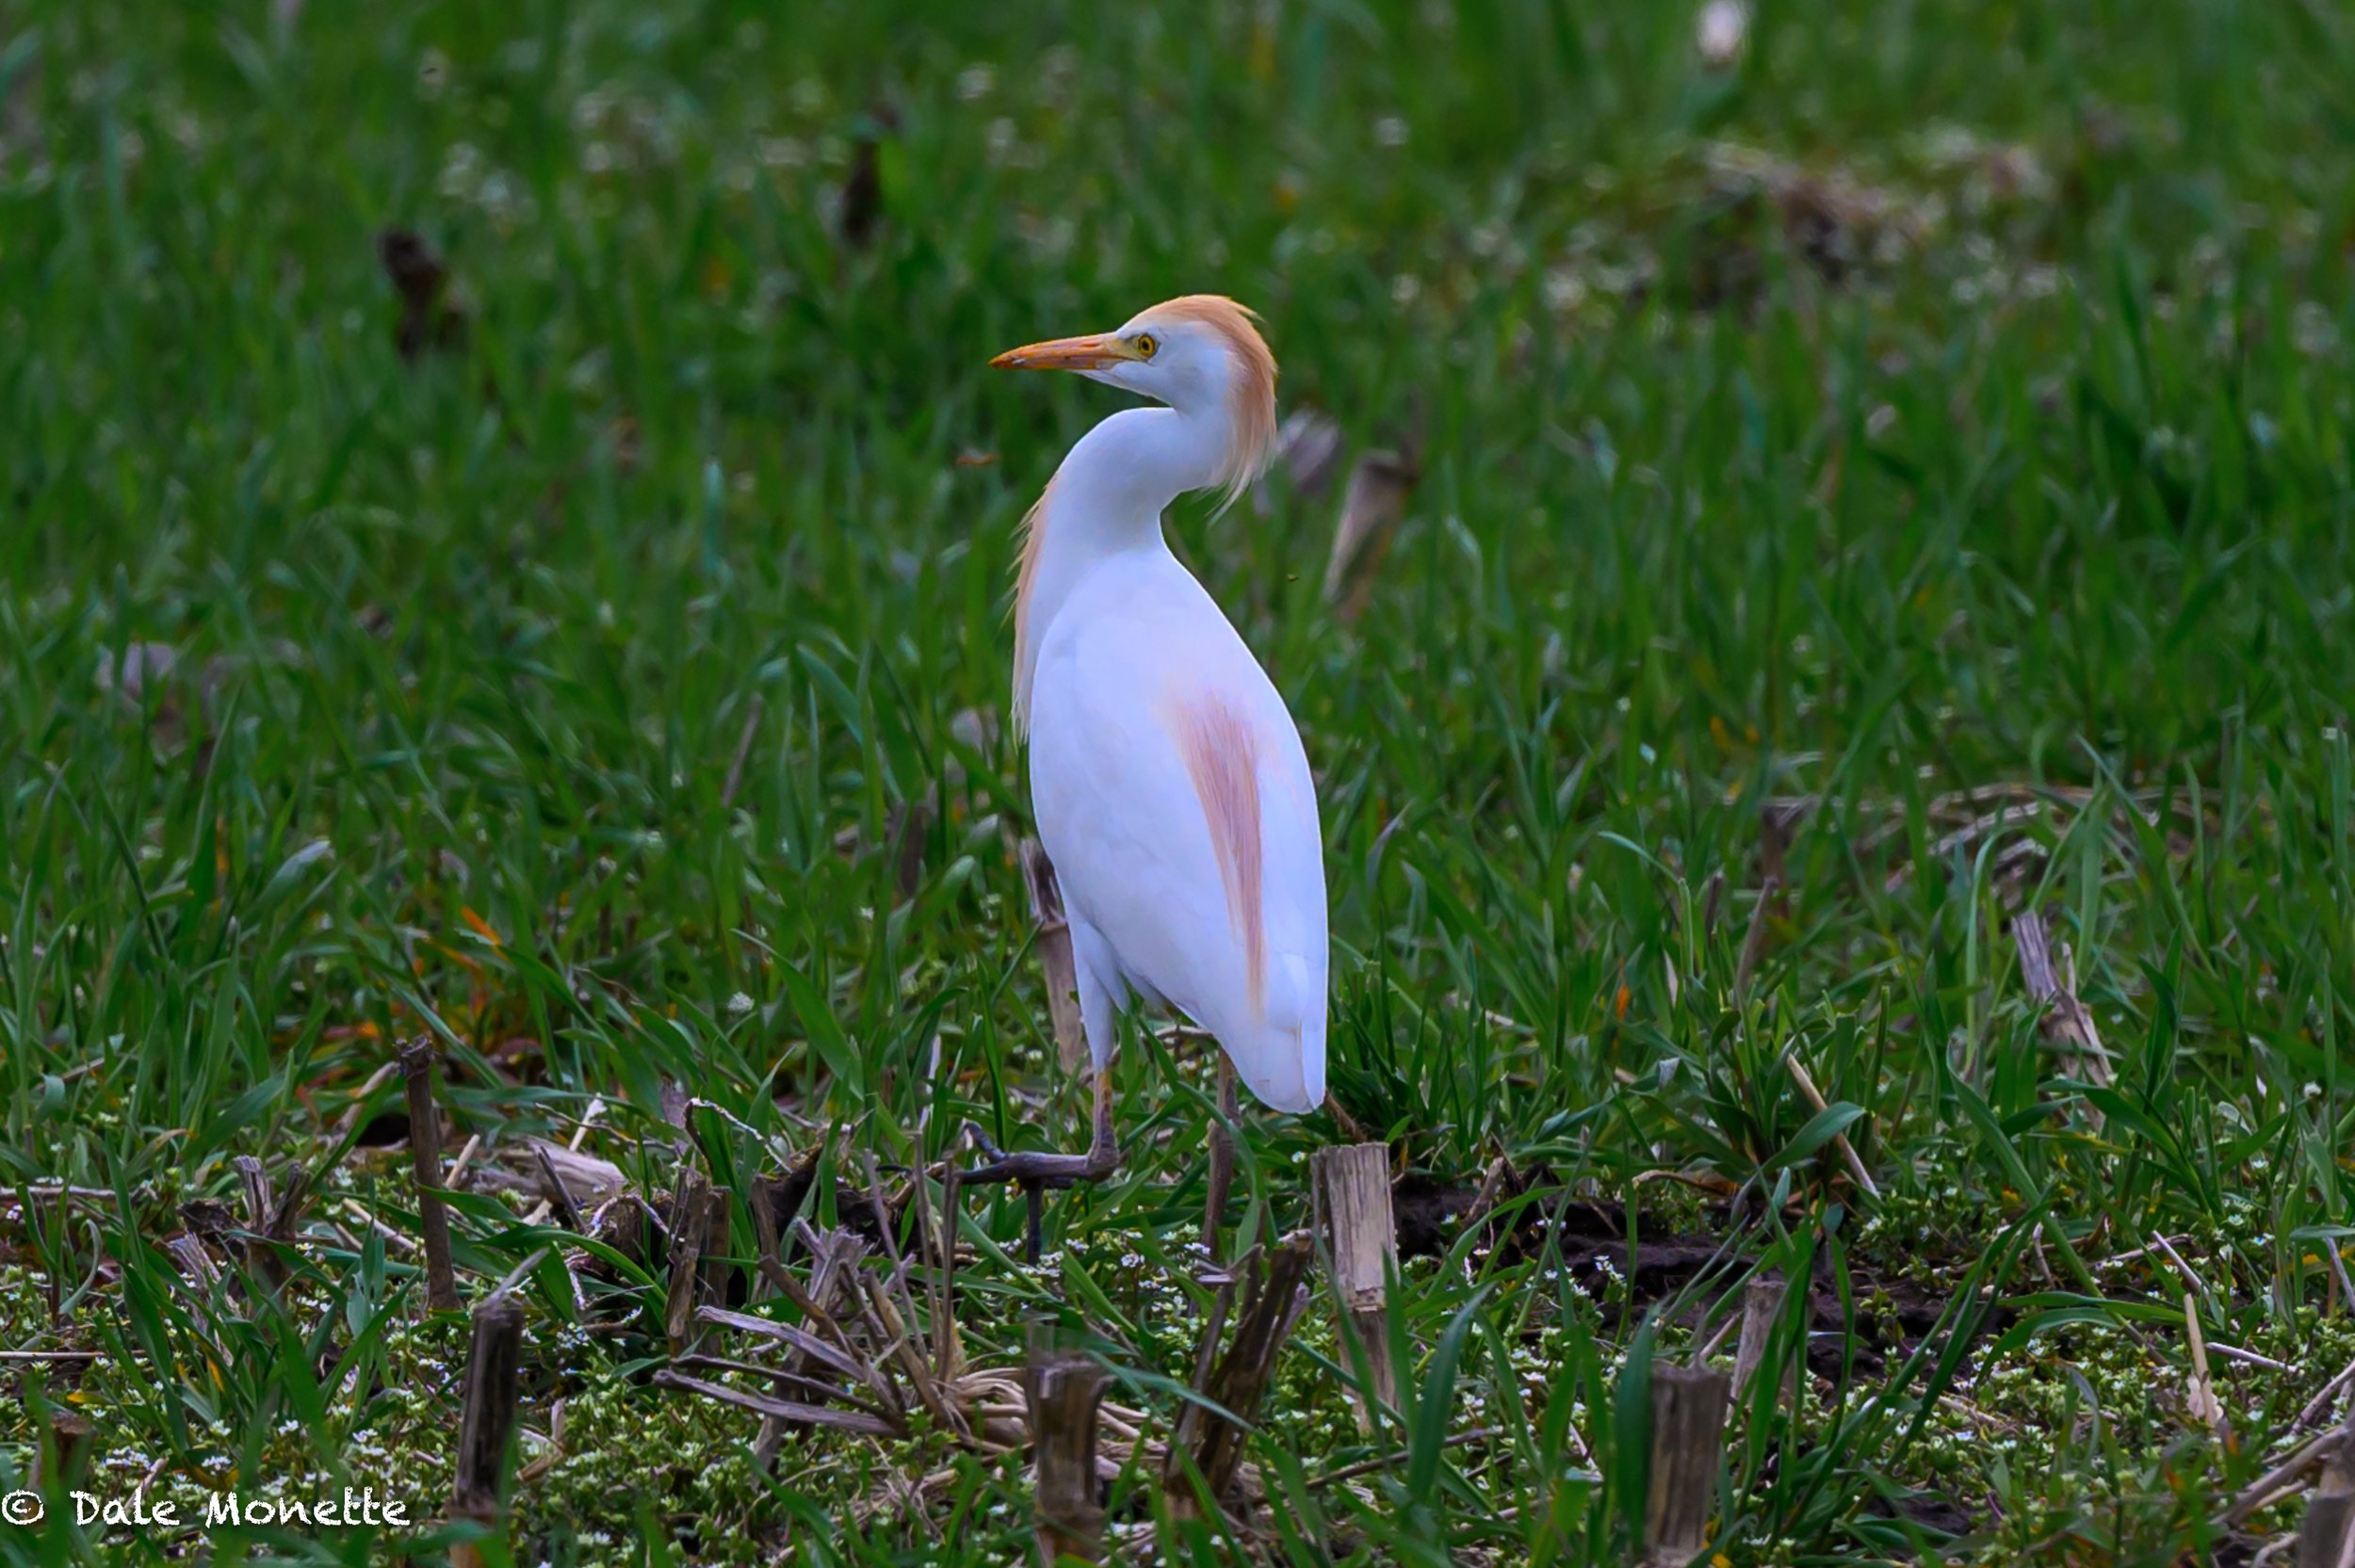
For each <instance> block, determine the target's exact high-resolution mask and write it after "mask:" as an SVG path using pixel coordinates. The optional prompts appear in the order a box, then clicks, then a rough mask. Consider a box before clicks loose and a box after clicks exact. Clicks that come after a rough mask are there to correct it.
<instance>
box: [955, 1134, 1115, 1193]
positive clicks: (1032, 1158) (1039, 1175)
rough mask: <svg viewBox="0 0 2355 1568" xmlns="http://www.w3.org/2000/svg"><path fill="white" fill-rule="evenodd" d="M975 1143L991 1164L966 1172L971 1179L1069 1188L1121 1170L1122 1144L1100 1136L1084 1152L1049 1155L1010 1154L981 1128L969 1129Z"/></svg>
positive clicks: (1022, 1185) (968, 1179)
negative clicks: (991, 1139) (1080, 1153)
mask: <svg viewBox="0 0 2355 1568" xmlns="http://www.w3.org/2000/svg"><path fill="white" fill-rule="evenodd" d="M969 1130H970V1132H971V1135H972V1139H973V1141H974V1143H975V1144H976V1145H977V1146H978V1147H979V1148H980V1149H981V1151H982V1153H983V1154H984V1155H986V1156H989V1163H988V1164H986V1165H977V1166H975V1167H974V1168H973V1169H971V1170H969V1171H967V1172H965V1175H964V1177H963V1178H962V1179H963V1180H965V1181H967V1182H1013V1183H1015V1184H1016V1185H1018V1186H1021V1187H1027V1188H1065V1187H1070V1186H1073V1185H1074V1184H1076V1183H1079V1182H1100V1181H1102V1180H1103V1179H1104V1178H1105V1177H1107V1176H1109V1175H1111V1174H1112V1173H1113V1172H1115V1171H1117V1170H1119V1169H1120V1145H1119V1144H1117V1143H1113V1142H1110V1141H1108V1140H1103V1139H1098V1140H1096V1142H1095V1144H1093V1145H1092V1146H1091V1147H1090V1148H1089V1149H1088V1152H1087V1153H1086V1154H1083V1155H1045V1154H1032V1153H1031V1152H1029V1151H1027V1150H1026V1151H1024V1152H1022V1153H1020V1154H1013V1155H1010V1154H1008V1153H1006V1152H1005V1151H1004V1150H1003V1149H1000V1148H999V1147H998V1145H997V1144H995V1143H992V1142H991V1141H990V1140H989V1138H988V1136H987V1135H986V1134H984V1133H983V1131H982V1130H981V1128H979V1127H973V1128H971V1129H969Z"/></svg>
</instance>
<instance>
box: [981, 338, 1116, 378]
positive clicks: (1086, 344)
mask: <svg viewBox="0 0 2355 1568" xmlns="http://www.w3.org/2000/svg"><path fill="white" fill-rule="evenodd" d="M1135 358H1136V355H1135V354H1133V353H1132V352H1130V351H1129V346H1128V345H1127V344H1126V343H1123V342H1122V341H1121V340H1120V339H1119V338H1118V337H1116V336H1114V335H1113V334H1112V333H1111V332H1091V333H1089V334H1088V335H1087V336H1085V337H1059V338H1054V339H1052V340H1050V341H1048V342H1046V343H1026V344H1024V345H1023V346H1022V347H1021V348H1009V349H1007V350H1006V351H1005V352H1004V353H1002V354H1000V355H999V356H998V357H997V358H996V359H994V360H992V361H990V362H989V367H990V368H991V369H992V370H1101V369H1104V368H1105V367H1106V366H1107V365H1114V364H1125V363H1126V362H1128V361H1129V360H1132V359H1135Z"/></svg>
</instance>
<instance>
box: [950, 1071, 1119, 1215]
mask: <svg viewBox="0 0 2355 1568" xmlns="http://www.w3.org/2000/svg"><path fill="white" fill-rule="evenodd" d="M975 1133H976V1138H977V1141H979V1142H980V1143H981V1145H982V1149H983V1153H985V1154H987V1155H988V1156H990V1162H989V1163H988V1164H987V1165H983V1166H979V1167H977V1168H975V1169H974V1170H971V1171H967V1172H966V1173H965V1179H966V1181H968V1182H1019V1183H1020V1184H1021V1185H1023V1186H1024V1187H1057V1188H1061V1187H1069V1186H1071V1185H1072V1184H1073V1183H1074V1182H1100V1181H1102V1180H1103V1179H1104V1178H1105V1177H1106V1176H1109V1175H1111V1174H1112V1173H1113V1172H1114V1171H1117V1170H1118V1169H1120V1144H1119V1141H1118V1140H1116V1139H1114V1138H1113V1075H1112V1067H1111V1064H1110V1063H1109V1062H1108V1063H1106V1064H1105V1065H1104V1066H1101V1067H1098V1068H1097V1069H1096V1139H1095V1141H1094V1142H1092V1143H1090V1144H1089V1145H1088V1152H1087V1153H1086V1154H1084V1155H1038V1154H1031V1153H1030V1152H1028V1151H1024V1152H1022V1153H1019V1154H1012V1155H1010V1154H1007V1153H1005V1152H1004V1151H1003V1150H1000V1149H998V1148H996V1147H994V1146H993V1145H992V1144H991V1143H990V1142H989V1140H987V1139H985V1138H980V1137H979V1129H978V1128H976V1129H975Z"/></svg>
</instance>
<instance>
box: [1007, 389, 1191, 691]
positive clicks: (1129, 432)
mask: <svg viewBox="0 0 2355 1568" xmlns="http://www.w3.org/2000/svg"><path fill="white" fill-rule="evenodd" d="M1231 440H1232V429H1231V422H1230V421H1229V420H1228V419H1227V417H1226V413H1225V411H1224V410H1223V409H1221V410H1219V411H1217V412H1183V411H1180V410H1178V409H1171V408H1149V409H1124V410H1122V411H1121V412H1118V413H1115V414H1113V416H1112V417H1111V418H1109V419H1107V420H1105V421H1104V422H1103V423H1102V424H1100V425H1097V426H1096V428H1094V429H1092V430H1090V431H1089V432H1088V433H1087V434H1085V435H1083V436H1081V437H1080V440H1079V444H1078V445H1075V446H1073V447H1072V448H1071V451H1070V452H1069V454H1068V455H1066V456H1065V457H1064V460H1063V466H1062V467H1060V468H1058V469H1056V470H1055V477H1054V478H1053V479H1052V480H1050V481H1049V482H1048V486H1047V493H1046V494H1044V495H1042V496H1040V497H1039V505H1038V509H1037V511H1036V512H1035V513H1034V514H1033V515H1032V517H1031V539H1030V542H1029V544H1028V546H1027V547H1026V549H1025V551H1024V559H1023V570H1022V578H1021V582H1020V585H1019V586H1018V587H1017V589H1016V590H1015V671H1014V700H1015V712H1016V713H1017V714H1022V713H1025V712H1026V711H1027V710H1028V709H1029V707H1030V700H1031V671H1032V670H1033V669H1034V668H1035V666H1036V664H1037V662H1038V647H1039V643H1040V641H1041V639H1044V638H1045V637H1046V635H1047V629H1048V627H1049V626H1051V625H1053V624H1054V621H1055V616H1056V614H1057V613H1058V612H1059V611H1060V610H1061V609H1062V608H1063V606H1064V601H1065V600H1067V599H1068V598H1070V596H1071V591H1072V590H1073V589H1075V588H1077V587H1078V586H1079V585H1080V581H1081V579H1083V578H1084V577H1086V575H1087V574H1088V573H1089V572H1090V571H1092V570H1093V569H1094V568H1095V567H1096V566H1097V565H1098V564H1100V563H1101V562H1103V561H1106V560H1109V559H1111V558H1114V557H1117V556H1122V555H1126V554H1129V552H1132V551H1137V550H1158V551H1161V552H1162V553H1164V554H1166V553H1167V551H1168V548H1169V547H1168V545H1167V544H1166V543H1165V542H1163V541H1162V539H1161V512H1162V511H1163V509H1166V508H1167V507H1168V505H1169V504H1170V502H1172V501H1174V500H1176V499H1177V498H1178V496H1180V495H1182V494H1184V493H1186V492H1187V491H1190V490H1202V489H1206V488H1208V487H1209V486H1210V485H1213V484H1216V483H1218V482H1219V480H1220V478H1221V477H1222V476H1223V475H1224V474H1225V472H1226V463H1227V457H1228V445H1229V443H1230V441H1231Z"/></svg>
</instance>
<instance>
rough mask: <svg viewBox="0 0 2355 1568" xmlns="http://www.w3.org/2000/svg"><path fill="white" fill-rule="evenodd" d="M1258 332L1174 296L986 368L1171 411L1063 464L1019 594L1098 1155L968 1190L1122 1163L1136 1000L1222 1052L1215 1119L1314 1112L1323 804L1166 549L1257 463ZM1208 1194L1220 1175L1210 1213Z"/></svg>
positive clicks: (1093, 442) (1279, 707)
mask: <svg viewBox="0 0 2355 1568" xmlns="http://www.w3.org/2000/svg"><path fill="white" fill-rule="evenodd" d="M1253 321H1254V317H1253V316H1252V315H1251V313H1250V312H1248V311H1246V310H1245V309H1243V307H1242V306H1241V305H1238V304H1236V303H1235V302H1234V301H1233V300H1231V299H1225V298H1222V297H1220V296H1217V295H1204V294H1195V295H1187V296H1185V297H1184V298H1182V299H1172V300H1169V301H1168V302H1167V303H1165V304H1160V305H1156V306H1154V307H1153V308H1152V309H1150V310H1148V311H1145V313H1144V314H1142V315H1138V316H1136V317H1135V318H1133V319H1132V320H1130V321H1129V323H1128V324H1127V325H1126V326H1124V327H1122V328H1120V329H1119V330H1118V331H1111V332H1100V333H1096V334H1093V335H1090V336H1086V337H1070V338H1061V339H1057V340H1055V341H1053V342H1048V343H1034V344H1031V345H1030V346H1028V347H1027V348H1015V349H1013V350H1010V351H1009V352H1007V353H1003V354H1000V355H999V356H998V357H997V358H996V359H994V360H992V361H991V362H990V363H991V364H993V365H997V366H1000V367H1005V368H1012V369H1022V370H1075V371H1078V372H1079V373H1080V374H1081V375H1083V376H1086V377H1088V378H1089V379H1091V380H1098V381H1103V382H1106V383H1107V384H1109V385H1112V386H1116V387H1120V388H1123V389H1124V390H1126V391H1129V392H1134V393H1140V394H1142V395H1143V396H1146V397H1150V398H1153V399H1154V400H1155V401H1157V402H1158V403H1160V404H1161V405H1162V406H1161V407H1159V408H1140V409H1126V410H1123V411H1122V412H1118V413H1114V414H1113V415H1112V416H1111V417H1109V418H1107V419H1106V420H1104V421H1103V422H1102V423H1101V424H1099V425H1097V426H1096V428H1094V429H1092V430H1090V431H1088V433H1087V434H1086V435H1084V436H1082V437H1080V441H1079V443H1078V445H1074V446H1073V447H1072V448H1071V451H1070V453H1069V455H1067V456H1066V457H1065V458H1064V461H1063V465H1062V466H1061V467H1060V468H1058V469H1057V470H1056V471H1055V477H1053V478H1052V479H1051V480H1049V481H1048V486H1047V489H1046V492H1045V493H1043V494H1041V495H1040V496H1039V498H1038V502H1037V504H1036V505H1035V506H1033V507H1032V508H1031V514H1030V517H1029V519H1028V522H1027V530H1028V531H1027V535H1026V538H1025V540H1024V543H1023V548H1022V565H1021V572H1020V576H1019V578H1018V581H1017V584H1016V587H1015V610H1014V621H1015V655H1014V662H1015V671H1014V713H1015V724H1016V726H1017V728H1018V729H1027V732H1028V735H1029V738H1030V750H1031V808H1032V810H1033V811H1034V813H1035V814H1036V816H1037V819H1038V832H1039V838H1040V840H1041V842H1042V843H1044V845H1045V846H1046V849H1047V853H1048V857H1049V858H1050V859H1051V860H1052V861H1053V862H1054V865H1055V872H1056V877H1057V880H1058V881H1060V883H1061V885H1062V889H1063V897H1064V910H1065V913H1066V915H1067V917H1068V918H1069V921H1070V928H1071V947H1072V956H1073V958H1074V960H1075V961H1076V967H1077V970H1078V974H1079V993H1080V1017H1081V1019H1082V1021H1083V1022H1084V1024H1085V1026H1086V1030H1087V1040H1088V1052H1089V1055H1090V1057H1091V1058H1092V1059H1093V1060H1094V1064H1095V1076H1096V1134H1095V1140H1094V1142H1093V1144H1092V1145H1091V1147H1090V1148H1089V1150H1088V1152H1087V1153H1086V1154H1085V1155H1030V1154H1018V1155H1014V1156H1001V1157H1000V1158H999V1160H998V1161H997V1162H996V1163H995V1164H994V1165H992V1166H989V1167H987V1168H985V1169H984V1170H983V1171H978V1172H974V1174H975V1175H976V1176H980V1177H985V1178H996V1179H1001V1180H1015V1181H1021V1182H1024V1183H1025V1184H1026V1185H1030V1186H1031V1187H1032V1188H1033V1189H1035V1187H1036V1185H1038V1184H1041V1183H1051V1184H1053V1185H1058V1186H1060V1185H1064V1184H1065V1183H1068V1182H1070V1181H1073V1180H1096V1179H1100V1178H1101V1177H1103V1176H1104V1175H1106V1174H1108V1173H1109V1172H1111V1171H1113V1169H1114V1168H1115V1167H1116V1166H1117V1165H1118V1164H1119V1162H1120V1151H1119V1145H1118V1141H1117V1140H1116V1139H1115V1137H1114V1135H1113V1119H1112V1089H1111V1083H1112V1059H1113V1051H1114V1049H1115V1047H1116V1046H1117V1044H1118V1043H1119V1037H1118V1033H1117V1024H1118V1018H1119V1008H1120V1006H1121V1004H1122V1003H1123V1002H1124V1001H1125V1000H1126V999H1127V996H1128V994H1129V993H1131V992H1133V993H1135V994H1139V995H1141V996H1142V997H1143V998H1144V999H1145V1001H1147V1002H1148V1003H1152V1004H1157V1005H1161V1006H1165V1007H1168V1008H1174V1009H1175V1010H1178V1012H1181V1013H1183V1014H1184V1015H1185V1016H1186V1017H1188V1018H1190V1019H1192V1020H1193V1021H1194V1023H1195V1024H1196V1025H1198V1026H1200V1027H1202V1028H1203V1029H1206V1030H1208V1031H1209V1032H1210V1034H1211V1035H1213V1036H1215V1037H1216V1038H1217V1040H1218V1043H1219V1044H1220V1046H1221V1047H1222V1048H1223V1049H1224V1051H1225V1053H1226V1059H1225V1061H1223V1062H1222V1064H1221V1085H1220V1087H1221V1091H1222V1093H1221V1098H1222V1101H1223V1102H1225V1103H1226V1108H1227V1109H1228V1110H1229V1111H1230V1113H1231V1109H1232V1106H1231V1095H1232V1087H1231V1085H1232V1080H1231V1078H1229V1077H1227V1075H1226V1072H1227V1064H1228V1063H1231V1064H1232V1071H1234V1072H1238V1073H1240V1074H1241V1075H1242V1080H1243V1082H1245V1083H1247V1084H1249V1085H1250V1086H1251V1090H1252V1092H1253V1093H1255V1094H1257V1095H1258V1096H1259V1098H1260V1099H1261V1100H1263V1101H1265V1102H1266V1103H1267V1104H1268V1105H1270V1106H1272V1107H1275V1108H1276V1109H1278V1110H1285V1111H1293V1112H1305V1111H1308V1110H1313V1109H1314V1108H1316V1107H1317V1106H1319V1105H1320V1104H1322V1103H1323V1102H1324V1026H1325V905H1324V837H1323V834H1322V832H1320V830H1319V828H1318V823H1317V798H1316V783H1315V780H1314V778H1313V777H1312V776H1311V775H1310V773H1309V771H1308V758H1307V752H1305V751H1304V750H1303V749H1302V747H1301V743H1300V731H1299V729H1298V727H1297V726H1296V725H1294V724H1293V722H1292V718H1291V712H1290V710H1288V709H1287V708H1286V707H1285V705H1284V700H1283V698H1282V697H1280V696H1279V695H1277V693H1276V690H1275V685H1274V684H1273V683H1272V682H1270V681H1269V679H1268V677H1267V672H1266V671H1264V670H1262V669H1260V668H1259V661H1258V660H1257V659H1256V658H1254V657H1253V656H1252V654H1251V650H1250V649H1249V648H1248V647H1246V646H1245V645H1244V643H1243V640H1242V637H1240V636H1239V635H1237V633H1236V631H1235V628H1234V626H1233V625H1232V624H1231V623H1229V622H1228V621H1227V619H1226V616H1225V615H1224V614H1222V613H1221V612H1220V610H1219V607H1218V605H1217V603H1216V602H1215V601H1213V600H1212V599H1211V597H1210V594H1209V593H1208V592H1207V591H1205V590H1204V589H1203V587H1202V585H1201V584H1200V583H1198V582H1196V581H1195V580H1194V574H1192V573H1190V572H1188V571H1187V570H1186V569H1185V567H1183V566H1182V565H1180V564H1179V563H1178V558H1177V557H1176V556H1174V555H1172V554H1170V550H1169V546H1168V544H1167V543H1166V542H1164V541H1163V539H1162V537H1161V512H1162V509H1164V508H1166V507H1167V506H1168V505H1169V504H1170V502H1172V501H1173V500H1175V499H1177V497H1178V496H1179V495H1181V494H1183V493H1186V492H1187V491H1192V490H1206V489H1210V488H1213V487H1216V488H1219V489H1223V490H1224V491H1225V492H1226V499H1227V500H1228V501H1230V502H1231V501H1232V500H1233V499H1234V498H1235V497H1236V496H1237V495H1239V494H1240V493H1242V490H1243V488H1244V487H1245V486H1247V485H1248V484H1250V482H1251V481H1252V480H1253V479H1254V478H1256V477H1258V476H1259V470H1260V468H1261V466H1262V465H1263V464H1264V463H1265V462H1266V461H1267V456H1268V449H1269V444H1270V441H1271V439H1272V438H1273V436H1274V434H1275V356H1274V355H1273V354H1271V353H1270V352H1269V351H1268V347H1267V344H1266V343H1265V341H1263V340H1262V339H1261V338H1260V336H1259V330H1258V329H1257V327H1255V326H1254V325H1253ZM1223 1186H1224V1183H1223V1181H1222V1179H1221V1175H1220V1172H1218V1169H1217V1166H1216V1163H1215V1161H1214V1164H1213V1173H1212V1178H1211V1187H1212V1192H1213V1196H1212V1200H1211V1203H1212V1208H1213V1215H1215V1211H1216V1207H1217V1205H1218V1204H1219V1202H1220V1198H1221V1196H1222V1195H1223ZM1214 1223H1215V1219H1213V1224H1214Z"/></svg>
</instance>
